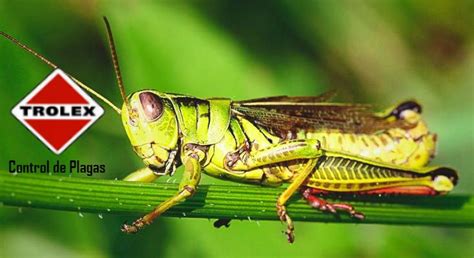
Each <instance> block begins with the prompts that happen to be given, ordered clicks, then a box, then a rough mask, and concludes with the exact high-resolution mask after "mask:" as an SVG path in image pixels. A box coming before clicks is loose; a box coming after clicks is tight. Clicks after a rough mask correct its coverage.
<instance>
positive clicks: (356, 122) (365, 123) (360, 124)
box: [232, 94, 412, 133]
mask: <svg viewBox="0 0 474 258" xmlns="http://www.w3.org/2000/svg"><path fill="white" fill-rule="evenodd" d="M331 95H332V94H331ZM327 99H328V95H327V94H324V95H321V96H317V97H287V96H278V97H269V98H261V99H252V100H244V101H236V102H233V103H232V111H233V112H234V114H236V115H240V116H242V117H245V118H246V119H249V120H250V121H252V122H254V123H256V124H258V125H261V126H263V127H265V128H269V129H272V130H274V131H279V132H288V131H295V130H308V131H321V130H331V129H333V130H340V131H342V132H348V133H375V132H379V131H384V130H387V129H391V128H404V129H406V128H411V127H412V125H411V124H409V123H407V122H405V121H404V120H395V121H390V120H388V119H387V118H386V117H382V116H378V115H376V114H375V113H374V112H373V111H372V107H371V106H370V105H364V104H346V103H328V102H324V101H326V100H327Z"/></svg>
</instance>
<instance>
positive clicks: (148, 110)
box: [139, 92, 163, 122]
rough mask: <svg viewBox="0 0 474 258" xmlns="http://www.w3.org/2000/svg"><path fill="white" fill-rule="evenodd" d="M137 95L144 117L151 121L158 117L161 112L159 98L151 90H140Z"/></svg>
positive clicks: (161, 107) (161, 106) (161, 105)
mask: <svg viewBox="0 0 474 258" xmlns="http://www.w3.org/2000/svg"><path fill="white" fill-rule="evenodd" d="M139 97H140V103H141V104H142V108H143V112H144V113H145V117H146V119H147V120H148V121H150V122H151V121H155V120H156V119H158V118H160V116H161V114H162V113H163V103H162V102H161V99H160V98H159V97H158V96H156V95H155V94H153V93H151V92H142V93H140V95H139Z"/></svg>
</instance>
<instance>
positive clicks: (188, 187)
mask: <svg viewBox="0 0 474 258" xmlns="http://www.w3.org/2000/svg"><path fill="white" fill-rule="evenodd" d="M183 164H184V174H183V178H182V180H181V183H180V185H179V191H178V193H177V194H176V195H175V196H173V197H171V198H169V199H168V200H166V201H164V202H163V203H161V204H160V205H158V206H157V207H156V208H155V209H154V210H153V211H152V212H150V213H148V214H146V215H145V216H143V217H142V218H139V219H137V220H135V221H134V222H133V223H132V224H131V225H128V224H124V225H123V226H122V231H123V232H125V233H136V232H138V231H139V230H140V229H142V228H143V227H145V226H146V225H149V224H151V223H152V222H153V220H154V219H155V218H156V217H158V216H160V215H161V214H162V213H164V212H165V211H167V210H168V209H169V208H171V207H173V206H174V205H176V204H178V203H179V202H181V201H183V200H185V199H186V198H189V197H190V196H192V195H193V194H194V192H195V191H196V187H197V185H198V184H199V180H200V179H201V164H200V158H199V155H198V154H196V153H194V152H189V153H187V154H185V155H184V158H183Z"/></svg>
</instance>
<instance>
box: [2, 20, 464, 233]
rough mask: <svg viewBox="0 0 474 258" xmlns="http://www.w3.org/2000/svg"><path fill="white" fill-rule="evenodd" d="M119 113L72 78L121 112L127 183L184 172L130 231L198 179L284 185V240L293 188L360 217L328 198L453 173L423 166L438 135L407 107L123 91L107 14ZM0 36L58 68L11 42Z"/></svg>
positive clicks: (440, 183) (443, 181)
mask: <svg viewBox="0 0 474 258" xmlns="http://www.w3.org/2000/svg"><path fill="white" fill-rule="evenodd" d="M104 21H105V25H106V29H107V36H108V40H109V47H110V51H111V55H112V61H113V65H114V69H115V74H116V77H117V82H118V86H119V89H120V93H121V96H122V99H123V102H124V103H123V105H122V108H121V109H120V108H118V107H116V106H115V105H114V104H112V103H111V102H110V101H109V100H107V99H106V98H105V97H103V96H101V95H100V94H98V93H97V92H95V91H94V90H93V89H92V88H90V87H88V86H86V85H85V84H83V83H82V82H80V81H79V80H77V79H75V78H74V77H72V76H71V78H72V79H73V80H74V81H75V82H77V83H78V84H79V85H80V86H81V87H82V88H84V89H85V90H87V91H88V92H90V93H91V94H93V95H94V96H96V97H97V98H99V99H101V100H102V101H104V102H105V103H106V104H107V105H109V106H110V107H112V108H113V109H114V110H115V111H116V112H117V113H118V114H119V115H121V118H122V123H123V126H124V128H125V131H126V133H127V136H128V138H129V139H130V143H131V145H132V147H133V150H134V151H135V152H136V154H137V155H138V156H139V157H140V158H141V159H143V162H144V163H145V168H142V169H139V170H137V171H135V172H133V173H131V174H130V175H128V176H127V177H125V178H124V180H127V181H137V182H151V181H153V180H155V179H157V178H158V177H160V176H164V175H169V176H173V174H174V172H175V170H176V167H177V166H179V165H183V166H184V175H183V178H182V181H181V183H180V184H179V190H178V192H177V193H176V195H174V196H172V197H171V198H169V199H168V200H166V201H165V202H163V203H161V204H159V205H158V206H157V207H156V208H154V209H153V210H152V211H151V212H150V213H148V214H146V215H145V216H143V217H141V218H139V219H137V220H135V221H134V222H133V223H132V224H130V225H129V224H124V225H123V226H122V231H123V232H126V233H136V232H138V231H139V230H140V229H142V228H143V227H145V226H146V225H149V224H151V223H152V222H153V220H154V219H155V218H157V217H158V216H160V215H161V214H163V213H164V212H165V211H166V210H168V209H169V208H171V207H173V206H174V205H176V204H178V203H179V202H181V201H183V200H185V199H187V198H190V197H191V196H192V195H193V193H194V192H195V191H196V190H197V187H198V185H199V181H200V178H201V173H202V172H204V173H205V174H207V175H210V176H213V177H217V178H221V179H225V180H231V181H236V182H244V183H250V184H258V185H262V186H280V185H282V184H284V183H286V184H287V188H286V189H285V190H284V191H283V192H282V193H281V195H280V196H279V197H278V198H277V200H276V210H277V214H278V217H279V218H280V220H281V221H283V222H285V223H286V226H287V228H286V231H285V233H286V235H287V238H288V241H289V242H293V241H294V234H293V231H294V226H293V222H292V220H291V217H290V216H289V214H288V213H287V211H286V207H285V204H286V202H287V201H288V199H289V198H290V197H291V196H292V195H293V194H294V193H295V192H298V191H299V192H300V193H301V195H302V196H303V198H305V199H306V200H307V201H308V203H309V205H311V206H312V207H314V208H316V209H319V210H321V211H327V212H330V213H334V214H336V213H337V212H338V211H342V212H345V213H348V214H349V215H350V216H351V217H353V218H354V219H359V220H361V219H364V215H363V214H362V213H361V212H358V211H356V210H355V209H354V208H353V207H351V206H350V205H348V204H344V203H329V202H326V201H324V200H323V199H321V198H320V197H319V195H320V194H325V193H334V192H335V193H351V194H355V195H357V194H407V195H436V194H443V193H447V192H449V191H451V190H452V189H453V187H454V185H456V183H457V179H458V177H457V174H456V172H455V171H454V170H453V169H450V168H446V167H426V165H427V164H428V162H429V161H430V159H431V158H432V157H434V154H435V148H436V135H435V134H433V133H430V132H429V130H428V128H427V126H426V124H425V122H424V121H423V120H422V119H421V106H420V105H419V104H418V103H417V102H415V101H406V102H403V103H401V104H399V105H396V106H394V107H391V108H389V109H387V110H386V111H384V112H380V113H375V112H373V111H371V107H370V106H369V105H362V104H346V103H331V102H329V101H330V98H331V97H332V95H333V94H331V93H327V94H323V95H321V96H317V97H287V96H278V97H268V98H261V99H252V100H245V101H232V100H230V99H226V98H211V99H200V98H195V97H190V96H185V95H180V94H170V93H163V92H159V91H156V90H140V91H138V92H135V93H132V94H130V95H128V96H127V95H126V94H125V89H124V86H123V82H122V77H121V73H120V68H119V62H118V57H117V54H116V50H115V45H114V40H113V37H112V32H111V28H110V25H109V23H108V21H107V19H106V18H105V17H104ZM0 34H1V35H2V36H4V37H5V38H7V39H8V40H10V41H12V42H13V43H15V44H17V45H18V46H20V47H21V48H23V49H24V50H26V51H28V52H29V53H31V54H33V55H34V56H36V57H38V58H39V59H41V60H42V61H43V62H45V63H46V64H48V65H49V66H51V67H53V68H54V69H57V68H58V66H57V65H55V64H54V63H52V62H50V61H49V60H47V59H46V58H44V57H43V56H41V55H40V54H38V53H36V52H35V51H33V50H32V49H30V48H29V47H27V46H26V45H24V44H22V43H20V42H19V41H18V40H16V39H15V38H13V37H12V36H10V35H8V34H6V33H4V32H0Z"/></svg>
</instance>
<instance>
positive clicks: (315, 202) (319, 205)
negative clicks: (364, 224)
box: [302, 188, 365, 220]
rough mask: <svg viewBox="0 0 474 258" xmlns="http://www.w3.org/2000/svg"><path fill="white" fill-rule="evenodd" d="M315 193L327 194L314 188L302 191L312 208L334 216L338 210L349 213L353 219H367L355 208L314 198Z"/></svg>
mask: <svg viewBox="0 0 474 258" xmlns="http://www.w3.org/2000/svg"><path fill="white" fill-rule="evenodd" d="M315 193H326V192H325V191H321V190H318V189H313V188H306V189H304V188H303V189H302V195H303V197H304V198H305V199H306V201H307V202H308V203H309V205H311V207H313V208H316V209H319V210H321V211H329V212H331V213H333V214H337V211H338V210H339V211H343V212H347V213H348V214H349V215H350V216H351V217H354V218H356V219H360V220H362V219H364V218H365V216H364V214H363V213H361V212H357V211H355V210H354V207H352V206H351V205H349V204H346V203H329V202H326V201H325V200H322V199H320V198H318V197H316V196H314V194H315Z"/></svg>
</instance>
